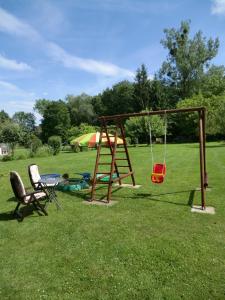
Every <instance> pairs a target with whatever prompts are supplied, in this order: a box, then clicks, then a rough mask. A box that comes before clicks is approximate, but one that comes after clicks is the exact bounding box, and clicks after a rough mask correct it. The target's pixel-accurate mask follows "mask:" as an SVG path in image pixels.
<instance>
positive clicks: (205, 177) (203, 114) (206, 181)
mask: <svg viewBox="0 0 225 300" xmlns="http://www.w3.org/2000/svg"><path fill="white" fill-rule="evenodd" d="M205 118H206V117H205V109H203V110H202V121H203V151H204V187H205V189H206V188H207V187H208V174H207V171H206V145H205V144H206V129H205V123H206V122H205Z"/></svg>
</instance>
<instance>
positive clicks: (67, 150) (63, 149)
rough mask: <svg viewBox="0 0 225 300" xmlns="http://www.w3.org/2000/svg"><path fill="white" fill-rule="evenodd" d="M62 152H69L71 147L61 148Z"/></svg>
mask: <svg viewBox="0 0 225 300" xmlns="http://www.w3.org/2000/svg"><path fill="white" fill-rule="evenodd" d="M62 151H66V152H70V151H71V146H70V145H66V146H63V148H62Z"/></svg>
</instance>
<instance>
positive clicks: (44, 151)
mask: <svg viewBox="0 0 225 300" xmlns="http://www.w3.org/2000/svg"><path fill="white" fill-rule="evenodd" d="M52 154H53V152H52V149H51V148H50V147H49V146H48V145H44V146H42V147H40V148H38V150H37V152H36V154H35V156H36V157H46V156H50V155H52ZM33 155H34V154H33ZM33 157H34V156H33Z"/></svg>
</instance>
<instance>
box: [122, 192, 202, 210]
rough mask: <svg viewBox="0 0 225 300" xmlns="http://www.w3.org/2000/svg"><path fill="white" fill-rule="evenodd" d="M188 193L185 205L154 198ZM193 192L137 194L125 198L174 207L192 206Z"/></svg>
mask: <svg viewBox="0 0 225 300" xmlns="http://www.w3.org/2000/svg"><path fill="white" fill-rule="evenodd" d="M188 192H189V198H188V201H187V204H184V203H180V202H174V201H168V200H163V199H157V198H156V197H158V196H166V195H175V194H182V193H188ZM195 192H196V191H195V190H186V191H178V192H171V193H161V194H151V193H137V194H135V197H127V198H132V199H137V197H139V198H144V199H143V200H146V199H147V200H150V201H155V202H163V203H170V204H174V205H182V206H192V204H193V201H194V196H195Z"/></svg>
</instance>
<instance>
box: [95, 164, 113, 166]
mask: <svg viewBox="0 0 225 300" xmlns="http://www.w3.org/2000/svg"><path fill="white" fill-rule="evenodd" d="M98 165H102V166H107V165H108V166H110V165H111V163H98Z"/></svg>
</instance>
